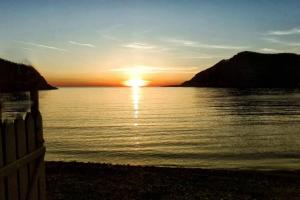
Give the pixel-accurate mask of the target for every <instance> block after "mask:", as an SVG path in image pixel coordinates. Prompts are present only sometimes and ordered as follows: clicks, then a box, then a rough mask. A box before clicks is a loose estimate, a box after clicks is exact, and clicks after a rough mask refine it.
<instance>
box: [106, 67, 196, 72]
mask: <svg viewBox="0 0 300 200" xmlns="http://www.w3.org/2000/svg"><path fill="white" fill-rule="evenodd" d="M198 70H199V68H198V67H150V66H138V67H120V68H115V69H110V71H117V72H141V73H150V74H151V73H167V72H170V71H171V72H176V73H194V72H195V71H198Z"/></svg>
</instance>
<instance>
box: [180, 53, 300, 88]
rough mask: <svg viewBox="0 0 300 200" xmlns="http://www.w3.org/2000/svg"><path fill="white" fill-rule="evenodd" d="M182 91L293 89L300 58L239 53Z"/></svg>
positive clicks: (297, 82) (298, 81)
mask: <svg viewBox="0 0 300 200" xmlns="http://www.w3.org/2000/svg"><path fill="white" fill-rule="evenodd" d="M181 86H186V87H233V88H297V87H300V55H297V54H292V53H279V54H263V53H256V52H250V51H245V52H240V53H238V54H236V55H235V56H233V57H232V58H230V59H227V60H221V61H220V62H218V63H217V64H215V65H214V66H212V67H210V68H208V69H206V70H204V71H202V72H200V73H198V74H196V75H195V76H194V77H193V78H192V79H191V80H189V81H186V82H184V83H182V84H181Z"/></svg>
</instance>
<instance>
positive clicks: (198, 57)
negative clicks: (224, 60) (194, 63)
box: [179, 55, 221, 59]
mask: <svg viewBox="0 0 300 200" xmlns="http://www.w3.org/2000/svg"><path fill="white" fill-rule="evenodd" d="M220 57H221V56H212V55H199V56H184V57H179V58H180V59H215V58H220Z"/></svg>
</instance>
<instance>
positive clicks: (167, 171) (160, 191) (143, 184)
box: [46, 161, 300, 200]
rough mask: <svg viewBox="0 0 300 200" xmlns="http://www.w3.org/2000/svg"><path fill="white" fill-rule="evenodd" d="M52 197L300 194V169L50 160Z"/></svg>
mask: <svg viewBox="0 0 300 200" xmlns="http://www.w3.org/2000/svg"><path fill="white" fill-rule="evenodd" d="M46 177H47V180H46V181H47V195H48V199H49V200H62V199H65V200H68V199H72V200H83V199H112V200H117V199H172V200H173V199H174V200H176V199H300V170H282V171H280V170H269V171H268V170H264V171H262V170H252V169H251V170H246V169H243V170H238V169H200V168H170V167H148V166H129V165H110V164H96V163H79V162H54V161H51V162H46Z"/></svg>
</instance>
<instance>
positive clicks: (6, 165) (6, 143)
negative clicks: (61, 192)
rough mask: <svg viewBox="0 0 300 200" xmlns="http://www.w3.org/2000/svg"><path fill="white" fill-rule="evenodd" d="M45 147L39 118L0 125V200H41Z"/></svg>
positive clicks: (28, 117)
mask: <svg viewBox="0 0 300 200" xmlns="http://www.w3.org/2000/svg"><path fill="white" fill-rule="evenodd" d="M44 155H45V147H44V140H43V127H42V117H41V114H40V113H39V112H38V113H36V114H35V116H33V115H32V114H31V113H27V114H26V117H25V120H24V119H16V120H14V121H13V122H9V121H4V122H2V123H0V200H44V199H46V185H45V163H44Z"/></svg>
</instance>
